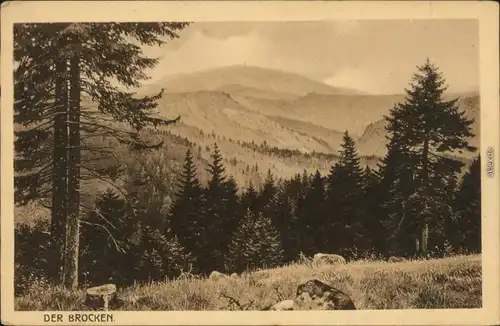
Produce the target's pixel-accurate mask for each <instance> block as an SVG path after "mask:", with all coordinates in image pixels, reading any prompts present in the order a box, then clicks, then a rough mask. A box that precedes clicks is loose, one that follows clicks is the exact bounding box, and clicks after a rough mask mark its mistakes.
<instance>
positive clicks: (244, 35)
mask: <svg viewBox="0 0 500 326" xmlns="http://www.w3.org/2000/svg"><path fill="white" fill-rule="evenodd" d="M478 32H479V26H478V22H477V20H352V21H349V20H344V21H317V22H195V23H192V24H191V25H190V26H188V27H187V28H186V29H184V30H183V31H181V32H180V33H179V34H180V38H178V39H175V40H172V41H169V42H168V43H167V44H166V45H164V46H163V47H161V48H145V49H144V51H145V53H146V54H147V55H151V56H155V57H160V58H161V61H160V63H159V64H158V66H157V67H156V68H154V69H153V70H151V71H149V72H148V73H149V75H150V76H151V80H150V82H154V81H156V80H158V79H160V78H162V77H163V76H165V75H169V74H180V73H192V72H196V71H202V70H209V69H214V68H217V67H222V66H230V65H239V64H246V65H249V66H258V67H263V68H272V69H278V70H283V71H288V72H293V73H297V74H300V75H303V76H305V77H309V78H312V79H315V80H319V81H323V82H325V83H327V84H330V85H332V86H339V87H349V88H355V89H358V90H361V91H365V92H368V93H373V94H396V93H403V92H404V88H405V87H407V86H408V83H409V80H410V78H411V77H412V75H413V73H414V72H416V66H417V65H420V64H422V63H424V62H425V59H426V58H427V57H429V58H430V59H431V60H432V61H433V62H434V63H435V64H436V65H437V66H438V67H439V68H440V70H441V72H442V73H443V75H444V77H445V79H446V81H447V83H448V85H449V91H450V92H469V91H477V90H478V89H479V70H478V69H479V67H478V57H479V50H478V46H479V44H478V43H479V36H478V35H479V34H478Z"/></svg>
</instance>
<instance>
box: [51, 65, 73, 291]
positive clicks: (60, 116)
mask: <svg viewBox="0 0 500 326" xmlns="http://www.w3.org/2000/svg"><path fill="white" fill-rule="evenodd" d="M66 69H67V64H66V62H65V61H64V60H61V61H60V62H57V63H56V76H57V77H56V82H55V103H54V104H55V105H54V113H55V117H54V150H53V171H52V172H53V173H52V218H51V256H50V258H49V261H50V264H49V266H50V268H51V270H50V271H49V274H50V278H51V280H52V281H53V282H55V283H60V282H61V280H62V266H63V253H64V241H65V236H66V235H65V234H66V231H65V225H66V216H67V170H66V168H67V147H68V130H67V127H66V120H67V110H68V87H67V79H66V76H65V75H66Z"/></svg>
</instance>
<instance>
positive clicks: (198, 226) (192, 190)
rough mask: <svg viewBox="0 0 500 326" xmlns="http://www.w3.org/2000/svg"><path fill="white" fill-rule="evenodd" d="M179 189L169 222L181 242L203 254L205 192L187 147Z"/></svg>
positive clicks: (204, 243) (197, 253)
mask: <svg viewBox="0 0 500 326" xmlns="http://www.w3.org/2000/svg"><path fill="white" fill-rule="evenodd" d="M178 189H179V190H178V191H177V193H176V195H175V199H174V202H173V203H172V206H171V208H170V211H169V214H168V216H169V222H170V226H171V229H172V231H173V233H174V234H175V235H176V236H177V237H178V239H179V242H180V243H181V244H182V245H183V246H184V247H185V248H186V249H187V250H188V251H190V252H192V253H193V254H194V255H195V256H203V255H204V254H205V252H204V248H205V246H206V245H207V241H208V237H207V236H205V235H204V233H205V232H206V230H205V228H206V223H204V221H203V220H202V219H203V218H204V214H203V198H202V196H203V192H202V189H201V186H200V183H199V181H198V177H197V175H196V166H195V165H194V162H193V155H192V153H191V149H189V148H188V149H187V151H186V158H185V160H184V167H183V171H182V173H181V175H180V177H179V184H178Z"/></svg>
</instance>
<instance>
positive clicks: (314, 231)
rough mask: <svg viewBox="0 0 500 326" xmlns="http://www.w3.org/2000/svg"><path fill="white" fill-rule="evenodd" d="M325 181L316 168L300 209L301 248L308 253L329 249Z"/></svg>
mask: <svg viewBox="0 0 500 326" xmlns="http://www.w3.org/2000/svg"><path fill="white" fill-rule="evenodd" d="M324 202H325V182H324V180H323V177H322V176H321V174H320V172H319V171H318V170H316V173H315V174H314V177H313V179H312V181H311V184H310V186H309V187H308V188H307V192H306V195H305V198H304V200H303V201H302V202H301V205H300V207H299V211H298V214H297V215H298V221H297V223H298V225H299V229H300V245H299V246H300V248H301V251H302V252H303V253H304V254H306V255H313V254H315V253H318V252H322V251H324V250H327V248H326V247H325V243H326V241H327V238H324V237H325V236H326V235H327V234H328V232H326V230H325V224H326V223H325V214H324V213H325V212H324V211H323V205H324Z"/></svg>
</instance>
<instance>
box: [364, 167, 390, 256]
mask: <svg viewBox="0 0 500 326" xmlns="http://www.w3.org/2000/svg"><path fill="white" fill-rule="evenodd" d="M380 189H381V187H380V179H379V177H378V175H377V173H376V172H374V171H373V170H372V169H370V167H369V166H366V167H365V169H364V170H363V200H362V203H363V208H364V218H365V220H364V221H363V224H364V229H365V230H367V231H369V232H367V237H368V238H369V240H370V243H371V245H372V249H374V250H375V251H376V252H378V253H382V252H386V251H387V247H386V241H387V236H386V234H385V227H384V224H383V218H384V212H383V209H382V207H381V205H380V203H381V199H382V198H384V197H383V196H382V194H381V193H380Z"/></svg>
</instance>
